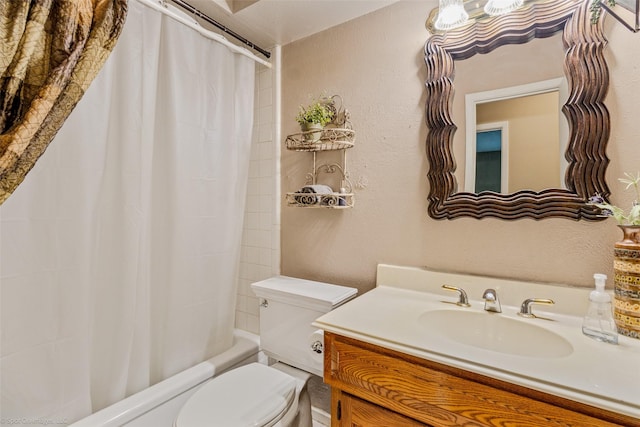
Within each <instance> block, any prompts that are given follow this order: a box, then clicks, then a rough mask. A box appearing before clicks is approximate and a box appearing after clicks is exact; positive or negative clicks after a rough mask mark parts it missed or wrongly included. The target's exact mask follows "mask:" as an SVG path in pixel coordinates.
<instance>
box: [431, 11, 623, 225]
mask: <svg viewBox="0 0 640 427" xmlns="http://www.w3.org/2000/svg"><path fill="white" fill-rule="evenodd" d="M589 3H590V2H589V1H586V0H566V1H549V2H544V3H532V4H530V5H528V6H525V7H524V8H522V9H520V10H518V11H516V12H512V13H510V14H507V15H503V16H499V17H496V18H492V19H489V20H485V21H478V22H475V23H473V24H470V25H467V26H465V27H463V28H460V29H457V30H453V31H449V32H446V33H441V34H434V35H432V36H431V37H430V38H429V40H428V41H427V43H426V45H425V63H426V66H427V80H426V89H427V102H426V122H427V126H428V128H429V133H428V136H427V141H426V149H427V159H428V161H429V172H428V174H427V177H428V180H429V187H430V190H429V197H428V200H429V208H428V212H429V215H430V216H431V217H432V218H435V219H454V218H459V217H465V216H466V217H474V218H486V217H497V218H502V219H520V218H534V219H542V218H550V217H562V218H571V219H575V220H579V219H587V220H601V219H602V217H600V216H598V209H597V208H595V207H593V206H591V205H587V204H586V201H587V200H588V199H589V197H591V196H593V195H594V194H596V193H598V194H600V195H602V196H603V197H604V198H605V199H606V198H608V196H609V194H610V192H609V188H608V186H607V184H606V182H605V171H606V168H607V165H608V164H609V159H608V158H607V155H606V145H607V141H608V139H609V112H608V110H607V108H606V107H605V105H604V98H605V96H606V94H607V89H608V87H609V71H608V68H607V64H606V62H605V59H604V54H603V51H604V48H605V46H606V43H607V41H606V39H605V38H604V35H603V30H602V24H601V20H600V22H598V23H597V24H591V23H590V13H589ZM562 30H563V43H564V47H565V50H566V53H565V59H564V71H565V76H566V78H567V80H568V83H569V99H568V100H567V102H566V104H564V106H563V108H562V111H563V113H564V115H565V116H566V118H567V121H568V124H569V142H568V146H567V150H566V152H565V158H566V160H567V161H568V163H569V166H568V168H567V172H566V175H565V185H566V189H547V190H544V191H540V192H536V191H531V190H521V191H518V192H516V193H511V194H500V193H495V192H489V191H485V192H482V193H479V194H474V193H468V192H458V191H457V190H458V187H457V181H456V177H455V175H454V172H455V170H456V161H455V158H454V154H453V135H454V133H455V131H456V129H457V127H456V125H455V124H454V123H453V121H452V118H451V109H452V102H453V95H454V84H453V82H454V74H455V64H454V61H455V60H463V59H466V58H470V57H471V56H473V55H475V54H483V53H488V52H491V51H492V50H494V49H496V48H497V47H499V46H502V45H506V44H522V43H526V42H528V41H529V40H531V39H533V38H545V37H549V36H551V35H553V34H554V33H556V32H558V31H562Z"/></svg>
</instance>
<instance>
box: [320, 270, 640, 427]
mask: <svg viewBox="0 0 640 427" xmlns="http://www.w3.org/2000/svg"><path fill="white" fill-rule="evenodd" d="M442 284H449V285H453V286H460V287H463V288H464V289H465V290H466V291H467V293H468V294H469V300H470V303H471V307H469V308H463V307H458V306H456V305H454V304H447V303H444V302H443V301H449V302H451V301H456V300H457V296H456V294H455V293H453V292H449V291H446V290H442V289H441V285H442ZM487 287H491V288H494V289H496V290H497V293H498V296H499V297H500V298H501V302H502V313H500V314H496V313H487V312H485V311H484V310H483V307H484V302H483V301H482V300H481V298H480V297H481V295H482V291H483V290H484V289H486V288H487ZM588 292H589V290H588V289H581V288H568V287H562V286H550V285H541V284H534V283H528V282H518V281H509V280H501V279H491V278H486V277H475V276H466V275H464V276H463V275H455V274H448V273H437V272H431V271H428V270H424V269H416V268H411V267H395V266H384V265H382V266H380V267H379V269H378V284H377V287H376V288H375V289H374V290H372V291H370V292H368V293H366V294H364V295H362V296H360V297H358V298H356V299H354V300H352V301H350V302H348V303H346V304H345V305H343V306H341V307H338V308H337V309H335V310H333V311H331V312H329V313H327V314H325V315H323V316H321V317H320V318H318V319H317V320H316V321H315V322H314V326H316V327H318V328H321V329H323V330H325V331H329V332H333V333H337V334H340V335H344V336H347V337H350V338H355V339H358V340H361V341H365V342H368V343H371V344H376V345H379V346H381V347H386V348H389V349H392V350H396V351H400V352H403V353H407V354H411V355H413V356H417V357H420V358H423V359H427V360H431V361H435V362H439V363H443V364H446V365H449V366H454V367H457V368H461V369H465V370H468V371H471V372H475V373H478V374H482V375H486V376H489V377H492V378H496V379H500V380H504V381H508V382H511V383H514V384H518V385H521V386H524V387H529V388H532V389H536V390H540V391H543V392H546V393H550V394H553V395H556V396H561V397H564V398H567V399H571V400H575V401H578V402H582V403H585V404H588V405H592V406H596V407H599V408H603V409H606V410H610V411H613V412H617V413H621V414H625V415H629V416H632V417H637V418H639V419H640V340H637V339H632V338H628V337H624V336H619V345H611V344H606V343H601V342H598V341H595V340H593V339H591V338H589V337H587V336H585V335H583V334H582V330H581V324H582V316H581V315H580V316H578V315H577V313H578V312H580V313H584V310H586V307H587V304H588V299H587V296H588ZM523 295H526V296H525V297H524V298H533V297H535V298H551V299H554V300H555V301H556V304H555V305H554V306H550V307H549V308H547V307H546V306H544V307H543V306H534V312H535V313H536V314H538V315H539V316H544V317H545V318H548V319H551V321H550V320H544V319H523V318H520V317H519V316H517V315H516V313H517V311H518V310H519V305H520V302H521V301H522V300H523V299H524V298H523V297H522V296H523ZM585 300H586V302H585ZM515 301H518V302H517V303H516V302H515ZM433 310H460V311H467V312H478V313H485V314H486V315H487V316H505V317H510V318H513V319H515V320H517V321H522V322H531V323H532V324H535V325H536V326H539V327H542V328H545V329H549V330H551V331H553V332H555V333H556V334H557V335H560V336H561V337H563V338H564V339H566V340H567V341H568V342H569V343H570V344H571V346H572V347H573V351H572V352H571V353H570V354H569V355H567V356H563V357H528V356H523V355H513V354H506V353H502V352H496V351H491V350H485V349H483V348H479V347H475V346H470V345H465V344H461V343H459V342H457V341H455V340H452V339H448V338H447V337H446V336H442V334H439V333H433V330H431V331H429V328H425V327H424V325H423V324H421V321H420V316H422V315H423V314H424V313H426V312H429V311H433ZM522 345H523V346H527V345H530V344H529V343H528V342H527V337H522Z"/></svg>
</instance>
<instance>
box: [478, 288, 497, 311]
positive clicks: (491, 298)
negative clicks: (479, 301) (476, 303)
mask: <svg viewBox="0 0 640 427" xmlns="http://www.w3.org/2000/svg"><path fill="white" fill-rule="evenodd" d="M482 298H483V299H484V309H485V310H486V311H491V312H493V313H502V308H501V307H500V300H499V299H498V293H497V292H496V290H495V289H487V290H485V291H484V293H483V294H482Z"/></svg>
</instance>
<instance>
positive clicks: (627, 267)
mask: <svg viewBox="0 0 640 427" xmlns="http://www.w3.org/2000/svg"><path fill="white" fill-rule="evenodd" d="M618 227H620V229H621V230H622V233H623V237H622V240H620V241H619V242H616V243H615V244H614V249H613V255H614V259H613V269H614V286H615V298H614V308H613V314H614V317H615V322H616V326H617V327H618V333H619V334H621V335H626V336H628V337H632V338H637V339H640V225H619V226H618Z"/></svg>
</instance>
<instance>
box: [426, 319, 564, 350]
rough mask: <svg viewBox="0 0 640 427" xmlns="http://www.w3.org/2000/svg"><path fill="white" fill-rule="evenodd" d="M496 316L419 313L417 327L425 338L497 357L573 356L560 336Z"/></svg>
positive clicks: (525, 321) (523, 321) (520, 321)
mask: <svg viewBox="0 0 640 427" xmlns="http://www.w3.org/2000/svg"><path fill="white" fill-rule="evenodd" d="M546 321H547V320H543V319H537V320H534V319H527V320H524V319H523V320H520V319H514V318H511V317H506V316H505V315H503V314H499V313H489V312H477V311H463V310H433V311H427V312H425V313H423V314H422V315H421V316H420V318H419V322H420V324H421V325H420V326H421V327H422V328H425V331H428V333H429V334H432V335H438V336H439V337H442V338H445V339H448V340H451V341H455V342H458V343H460V344H465V345H469V346H473V347H480V348H483V349H485V350H491V351H495V352H499V353H506V354H511V355H516V356H526V357H538V358H557V357H566V356H569V355H570V354H571V353H573V346H572V345H571V343H570V342H569V341H567V340H566V339H565V338H563V337H561V336H560V335H558V334H556V333H555V332H552V331H550V330H548V329H545V328H543V327H540V326H537V325H535V324H534V323H532V322H546Z"/></svg>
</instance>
